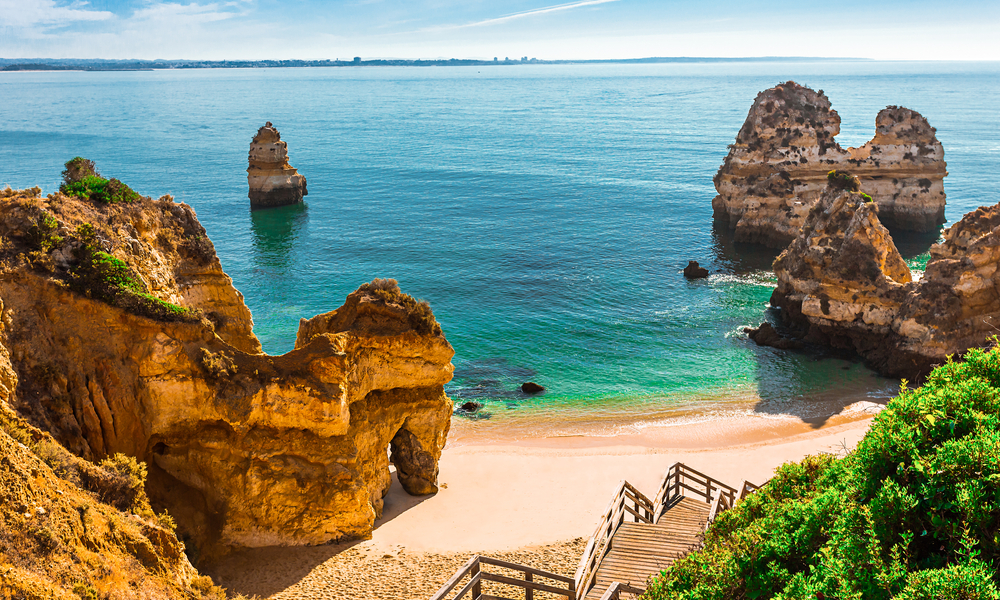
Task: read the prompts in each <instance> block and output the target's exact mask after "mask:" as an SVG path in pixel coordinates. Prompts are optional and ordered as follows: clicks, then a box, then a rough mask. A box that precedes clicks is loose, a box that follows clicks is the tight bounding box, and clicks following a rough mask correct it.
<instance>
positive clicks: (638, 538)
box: [585, 497, 711, 600]
mask: <svg viewBox="0 0 1000 600" xmlns="http://www.w3.org/2000/svg"><path fill="white" fill-rule="evenodd" d="M710 511H711V508H710V507H709V505H707V504H706V503H704V502H701V501H698V500H692V499H690V498H684V497H681V498H679V499H677V501H676V502H674V503H673V505H672V506H671V507H670V508H668V509H667V510H666V511H664V513H663V514H662V515H661V516H660V520H659V521H657V522H656V523H655V524H653V523H642V522H640V523H622V524H621V525H620V526H619V527H618V531H616V532H615V535H614V538H613V539H612V543H611V549H610V550H609V551H608V553H607V554H606V555H605V556H604V558H603V559H602V560H601V563H600V565H599V566H598V568H597V571H596V575H595V576H594V587H592V588H591V590H590V593H588V594H587V595H586V596H585V598H587V599H588V600H590V599H593V600H599V599H600V598H601V596H602V595H603V593H604V591H605V590H607V589H608V588H609V587H611V585H612V584H613V583H615V582H618V581H620V582H622V583H626V584H629V585H630V586H632V587H638V588H642V587H645V585H646V579H647V578H648V577H649V576H650V575H651V574H655V573H659V572H660V571H662V570H663V569H666V568H668V567H670V565H672V564H673V563H674V560H676V559H677V557H679V556H683V555H685V554H687V553H688V552H691V551H692V550H696V549H697V548H698V547H699V546H700V545H701V536H702V533H704V531H705V525H706V524H707V523H708V513H709V512H710Z"/></svg>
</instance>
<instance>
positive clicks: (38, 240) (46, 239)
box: [28, 210, 63, 254]
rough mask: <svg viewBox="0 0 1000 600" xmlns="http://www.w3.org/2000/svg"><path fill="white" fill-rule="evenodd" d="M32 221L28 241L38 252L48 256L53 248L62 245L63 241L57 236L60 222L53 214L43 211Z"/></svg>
mask: <svg viewBox="0 0 1000 600" xmlns="http://www.w3.org/2000/svg"><path fill="white" fill-rule="evenodd" d="M32 221H33V222H32V225H30V226H29V227H28V239H29V240H30V241H31V243H32V245H33V246H34V247H35V249H36V250H39V251H41V252H42V253H44V254H48V253H49V252H50V251H51V250H52V249H53V248H56V247H58V246H60V245H62V242H63V239H62V238H61V237H59V236H58V235H56V230H58V229H59V221H58V220H57V219H56V218H55V216H54V215H53V214H52V213H50V212H49V211H47V210H42V211H41V212H40V213H39V215H38V217H37V218H35V219H32Z"/></svg>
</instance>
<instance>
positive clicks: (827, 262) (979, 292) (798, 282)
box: [771, 186, 1000, 381]
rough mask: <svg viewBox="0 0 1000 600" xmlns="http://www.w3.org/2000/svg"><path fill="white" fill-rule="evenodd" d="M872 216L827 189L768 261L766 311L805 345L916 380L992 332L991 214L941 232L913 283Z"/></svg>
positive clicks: (996, 253) (857, 199) (994, 214)
mask: <svg viewBox="0 0 1000 600" xmlns="http://www.w3.org/2000/svg"><path fill="white" fill-rule="evenodd" d="M879 212H880V207H878V206H877V205H876V204H875V203H873V202H868V201H866V199H865V198H864V196H863V195H862V194H861V193H855V192H851V191H850V190H843V189H837V188H835V187H832V186H831V187H828V188H827V189H826V190H825V191H824V193H823V194H822V195H821V196H820V198H819V199H818V200H817V202H816V204H815V205H814V206H813V208H812V209H811V211H810V213H809V215H808V217H807V219H806V221H805V224H804V226H803V227H802V231H801V233H800V234H799V236H798V237H797V238H796V239H795V240H794V241H793V242H792V243H791V244H790V245H789V246H788V248H786V249H785V251H784V252H782V253H781V255H780V256H779V257H778V258H777V260H775V262H774V272H775V274H776V275H777V278H778V286H777V288H776V289H775V291H774V294H773V295H772V297H771V304H772V305H773V306H776V307H780V308H781V309H782V311H781V314H782V318H783V319H784V320H785V321H786V322H787V323H789V324H791V325H792V326H794V327H797V328H798V330H799V332H800V334H801V335H802V336H803V337H805V338H806V339H807V340H809V341H812V342H816V343H822V344H828V345H831V346H833V347H837V348H846V349H852V350H855V351H857V352H858V353H859V354H860V355H861V356H862V357H864V358H865V359H866V361H867V362H868V363H869V364H870V365H871V366H873V367H874V368H875V369H877V370H878V371H880V372H881V373H883V374H886V375H890V376H895V377H905V378H907V379H910V380H914V381H916V380H920V379H921V378H922V377H923V376H924V375H926V374H927V373H928V372H929V371H930V370H931V368H932V366H933V365H935V364H940V363H942V362H944V361H945V360H946V358H947V356H948V355H956V356H957V355H961V354H962V353H963V352H965V351H966V350H968V349H969V348H972V347H985V346H986V345H987V343H988V340H987V338H988V337H989V336H991V335H993V334H995V333H996V327H997V324H998V323H1000V294H998V290H1000V275H998V273H997V266H998V265H1000V205H997V206H993V207H990V208H980V209H978V210H976V211H974V212H972V213H969V214H968V215H966V216H965V217H964V218H963V219H962V220H961V221H959V222H958V223H956V224H955V225H953V226H952V227H950V228H949V229H947V230H946V231H945V234H944V241H943V242H942V243H940V244H937V245H935V246H932V247H931V260H930V261H929V262H928V264H927V269H926V271H925V272H924V273H923V276H922V277H920V278H919V279H917V280H915V281H914V278H913V277H912V274H911V273H910V270H909V268H908V267H907V265H906V262H905V261H904V260H903V258H902V257H901V256H900V254H899V252H898V251H897V250H896V247H895V245H894V244H893V241H892V238H891V236H890V235H889V232H888V231H887V230H886V228H885V227H883V226H882V224H881V223H880V222H879Z"/></svg>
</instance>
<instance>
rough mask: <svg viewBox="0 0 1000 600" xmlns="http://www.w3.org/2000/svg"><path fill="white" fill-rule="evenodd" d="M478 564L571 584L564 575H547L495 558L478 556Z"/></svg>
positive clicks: (569, 579)
mask: <svg viewBox="0 0 1000 600" xmlns="http://www.w3.org/2000/svg"><path fill="white" fill-rule="evenodd" d="M479 562H481V563H482V564H484V565H494V566H497V567H503V568H505V569H510V570H512V571H521V572H523V573H531V574H532V575H538V576H539V577H544V578H546V579H551V580H553V581H561V582H563V583H573V578H572V577H566V576H565V575H558V574H556V573H549V572H548V571H543V570H541V569H535V568H532V567H526V566H524V565H518V564H515V563H511V562H507V561H505V560H499V559H496V558H490V557H488V556H480V557H479Z"/></svg>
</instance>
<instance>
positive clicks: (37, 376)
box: [0, 190, 454, 556]
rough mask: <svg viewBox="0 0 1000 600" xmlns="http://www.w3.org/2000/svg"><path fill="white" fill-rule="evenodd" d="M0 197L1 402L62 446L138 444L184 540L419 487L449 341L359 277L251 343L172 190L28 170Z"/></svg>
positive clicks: (433, 472) (152, 488)
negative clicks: (50, 190)
mask: <svg viewBox="0 0 1000 600" xmlns="http://www.w3.org/2000/svg"><path fill="white" fill-rule="evenodd" d="M5 196H6V197H4V198H2V199H0V236H2V238H3V240H4V241H3V244H2V247H0V300H2V302H3V312H2V315H3V322H4V324H5V326H6V328H7V331H8V332H9V334H8V335H7V337H6V339H5V340H4V341H3V347H4V351H5V352H6V353H8V354H9V356H10V357H11V363H12V367H13V369H14V371H15V372H16V374H17V378H18V381H17V383H16V386H15V388H11V389H14V390H15V391H14V394H13V397H12V399H11V400H10V404H11V405H12V406H13V407H14V408H15V409H16V410H17V411H18V412H19V413H20V414H21V415H23V416H24V417H25V418H27V419H28V420H29V421H30V422H31V423H33V424H34V425H36V426H38V427H39V428H41V429H43V430H46V431H49V432H51V433H52V435H53V436H54V437H55V438H56V439H57V440H58V441H59V442H60V443H61V444H63V445H65V446H66V447H67V448H68V449H70V450H72V451H73V452H74V453H75V454H77V455H79V456H81V457H84V458H86V459H90V460H98V459H101V458H104V457H106V456H110V455H113V454H115V453H119V452H121V453H124V454H127V455H129V456H134V457H136V458H138V459H139V460H141V461H143V462H145V463H147V464H148V468H149V479H148V484H147V486H146V487H147V490H148V492H149V495H150V497H151V499H152V500H153V502H154V504H157V505H160V506H164V507H166V508H167V509H168V510H169V511H170V514H171V515H172V516H173V517H174V518H175V519H176V520H177V523H178V526H179V529H178V530H179V532H180V534H181V536H182V538H183V539H185V541H186V542H187V543H188V545H189V549H190V548H197V549H198V550H199V551H200V552H201V554H202V556H207V555H212V554H216V553H218V552H222V551H224V550H225V549H226V548H227V547H230V546H263V545H274V544H318V543H324V542H328V541H333V540H340V539H345V538H358V537H366V536H368V535H370V532H371V529H372V526H373V523H374V520H375V519H376V518H377V517H378V516H379V515H380V514H381V510H382V497H383V496H384V494H385V493H386V492H387V491H388V485H389V481H390V474H389V459H388V457H387V450H389V449H390V448H391V451H392V461H393V463H394V465H395V468H396V469H397V471H398V472H399V474H400V476H399V479H400V481H401V483H402V484H403V486H404V488H405V489H406V490H407V491H408V492H410V493H413V494H427V493H432V492H434V491H436V489H437V488H436V484H437V461H438V458H439V457H440V453H441V449H442V448H443V446H444V443H445V439H446V436H447V432H448V427H449V423H450V415H451V409H452V405H451V401H450V400H449V399H448V398H447V396H445V394H444V390H443V385H444V384H445V383H446V382H447V381H449V380H450V378H451V375H452V370H453V368H452V365H451V363H450V360H451V357H452V356H453V354H454V351H453V350H452V348H451V346H450V345H449V344H448V342H447V341H446V340H445V338H444V336H443V334H442V333H441V329H440V326H439V325H437V323H436V321H435V320H434V317H433V314H432V313H431V311H430V309H429V307H427V306H426V304H424V303H417V302H415V301H413V299H412V298H410V297H409V296H407V295H405V294H403V293H402V292H400V291H399V288H398V287H397V286H396V285H395V282H393V281H391V280H388V281H383V280H379V281H377V282H373V284H367V285H365V286H362V288H361V289H359V290H358V291H357V292H354V293H353V294H351V295H350V296H349V297H348V298H347V301H346V302H345V304H344V306H342V307H341V308H339V309H337V310H336V311H333V312H332V313H327V314H325V315H320V316H319V317H316V318H315V319H313V320H311V321H306V322H304V323H303V326H302V328H301V329H300V332H299V336H298V340H297V342H296V347H295V349H294V350H292V351H291V352H288V353H286V354H284V355H281V356H268V355H266V354H262V353H261V352H260V343H259V342H258V341H257V339H256V338H255V337H254V336H253V333H252V331H251V327H252V321H251V320H250V313H249V311H248V310H247V308H246V306H245V304H244V303H243V299H242V297H241V296H240V295H239V293H238V292H237V291H236V290H235V289H234V288H233V287H232V283H231V280H230V279H229V278H228V277H227V276H226V275H225V274H224V273H223V272H222V270H221V267H220V265H219V261H218V258H217V257H216V255H215V251H214V247H213V246H212V244H211V242H209V241H208V240H207V238H206V237H205V236H204V229H202V228H201V226H200V225H199V224H198V222H197V219H196V218H195V215H194V211H193V210H191V208H190V207H188V206H186V205H183V204H178V203H175V202H174V201H173V200H172V199H171V198H169V197H164V198H161V199H159V200H152V199H149V198H140V199H138V200H136V201H133V202H129V203H119V204H102V203H99V202H94V201H92V200H87V199H83V198H79V197H74V196H70V195H65V194H62V193H59V194H54V195H50V196H49V197H48V198H41V197H39V195H38V194H37V192H36V190H28V191H25V192H12V191H8V192H6V193H5Z"/></svg>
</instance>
